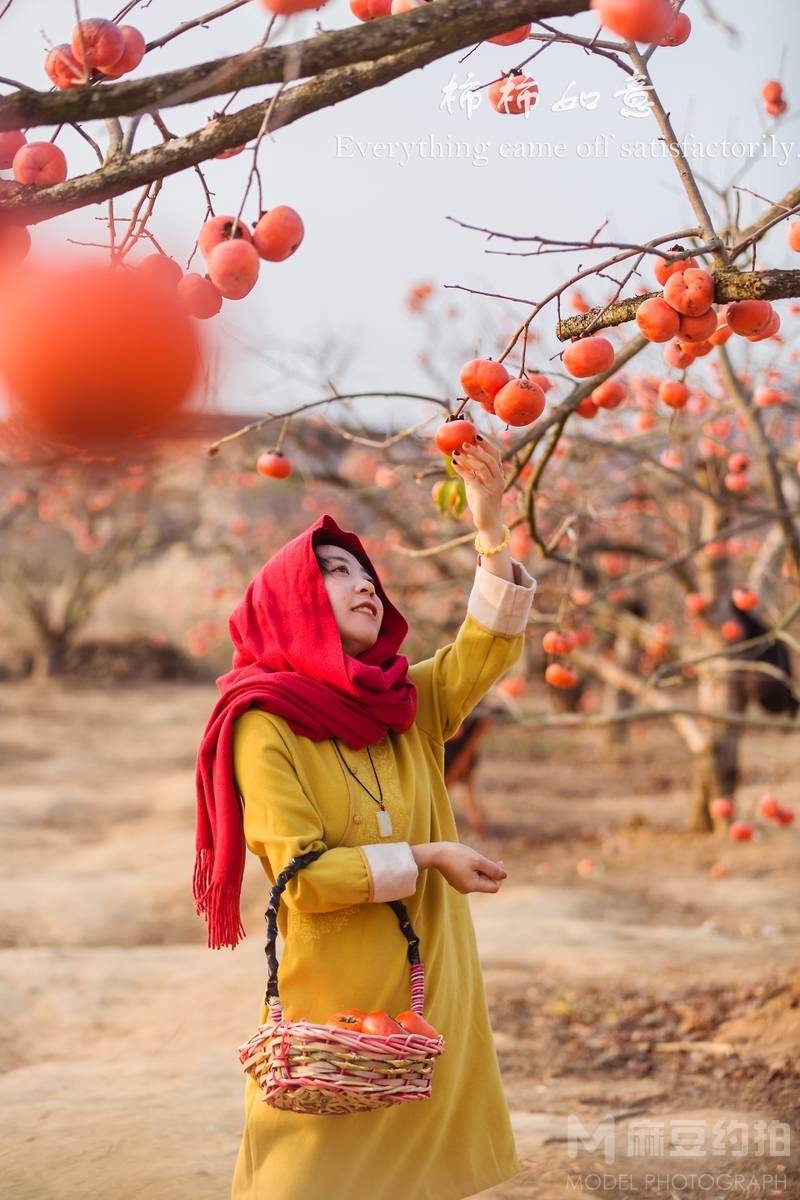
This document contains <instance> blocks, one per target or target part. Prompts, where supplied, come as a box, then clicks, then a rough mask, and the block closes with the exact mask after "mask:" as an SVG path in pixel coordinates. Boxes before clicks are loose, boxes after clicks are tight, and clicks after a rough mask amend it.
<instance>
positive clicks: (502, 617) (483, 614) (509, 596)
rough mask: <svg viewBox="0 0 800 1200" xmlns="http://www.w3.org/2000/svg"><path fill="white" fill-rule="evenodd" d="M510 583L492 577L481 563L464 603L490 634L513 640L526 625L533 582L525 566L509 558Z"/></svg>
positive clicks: (534, 581)
mask: <svg viewBox="0 0 800 1200" xmlns="http://www.w3.org/2000/svg"><path fill="white" fill-rule="evenodd" d="M511 566H512V569H513V571H514V582H513V583H509V582H508V580H507V579H501V578H500V576H499V575H493V574H492V572H491V571H487V570H486V568H485V567H484V566H483V565H482V564H478V566H477V567H476V568H475V580H474V582H473V584H472V591H471V592H470V594H469V600H468V602H467V612H468V613H469V614H470V616H471V617H474V619H475V620H476V621H478V622H479V623H480V624H481V625H483V626H485V628H486V629H489V630H490V631H491V632H492V633H502V634H504V635H505V636H506V637H514V636H515V635H516V634H518V633H523V632H524V630H525V626H526V625H527V623H528V615H529V613H530V611H531V604H532V603H533V596H534V593H535V591H536V580H535V579H534V578H533V577H532V576H531V575H530V574H529V573H528V571H527V569H526V568H525V566H524V565H523V564H522V563H521V562H518V561H517V560H516V558H512V560H511Z"/></svg>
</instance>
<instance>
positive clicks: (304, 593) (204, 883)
mask: <svg viewBox="0 0 800 1200" xmlns="http://www.w3.org/2000/svg"><path fill="white" fill-rule="evenodd" d="M321 543H330V544H336V545H338V546H343V547H344V548H345V549H346V550H349V551H350V553H351V554H353V555H354V556H355V557H356V558H357V559H358V560H359V561H360V562H361V563H362V565H363V566H365V567H366V568H367V569H368V570H369V571H370V573H371V574H372V576H373V578H374V580H375V589H376V591H377V593H378V595H379V596H380V598H381V600H382V602H383V621H382V622H381V627H380V631H379V633H378V638H377V640H376V642H375V645H374V646H372V647H371V648H370V649H369V650H365V651H364V652H363V653H362V654H360V655H359V656H358V658H354V657H352V656H351V655H349V654H347V653H346V651H345V650H344V648H343V646H342V639H341V634H340V632H339V627H338V625H337V624H336V618H335V616H334V613H333V609H332V608H331V604H330V600H329V598H328V593H327V590H326V588H325V583H324V580H323V578H322V572H321V570H320V567H319V563H318V562H317V559H316V557H315V554H314V546H315V545H317V544H321ZM228 629H229V631H230V635H231V640H232V642H233V645H234V656H233V669H232V670H230V671H229V672H228V673H227V675H221V676H220V677H219V679H218V680H217V688H218V689H219V692H220V698H219V700H218V701H217V703H216V705H215V706H214V710H213V712H212V713H211V716H210V717H209V719H208V723H207V725H206V728H205V732H204V734H203V738H202V741H201V743H200V750H199V753H198V756H197V767H196V771H195V781H196V787H197V824H196V842H195V844H196V849H197V858H196V860H195V868H194V880H193V892H194V899H195V910H196V912H197V913H198V914H202V915H204V916H205V918H206V921H207V922H208V945H209V946H210V947H212V948H214V949H218V948H219V947H221V946H230V947H231V949H233V948H234V947H235V946H236V944H237V942H238V941H239V939H240V938H242V937H244V936H245V932H244V928H243V926H242V923H241V920H240V916H239V895H240V892H241V887H242V876H243V874H244V863H245V854H246V847H245V841H244V830H243V826H242V810H241V805H240V801H239V796H238V794H237V791H236V782H235V778H234V771H233V723H234V721H235V720H236V718H237V717H239V716H240V715H241V714H242V713H243V712H245V711H246V710H247V709H248V708H262V709H264V710H265V711H266V712H271V713H277V714H278V715H279V716H281V717H284V718H285V719H286V721H287V723H288V725H289V727H290V728H291V729H292V730H293V732H294V733H298V734H301V735H302V736H303V737H307V738H311V739H313V740H314V741H322V739H323V738H329V737H338V738H341V739H342V741H343V742H345V743H346V744H347V745H348V746H349V747H350V749H351V750H363V748H364V747H365V746H368V745H370V744H371V743H372V742H379V741H380V740H381V738H383V737H384V736H385V735H386V733H387V732H388V731H389V730H390V729H393V730H395V731H396V732H398V733H404V732H405V731H406V730H407V729H408V728H410V726H411V725H412V724H413V722H414V718H415V716H416V712H417V691H416V688H415V686H414V684H413V683H412V682H411V680H410V679H408V678H407V674H406V672H407V670H408V659H407V658H406V657H405V656H404V655H400V654H398V653H397V650H398V648H399V647H400V645H401V644H402V643H403V641H404V639H405V636H406V634H407V633H408V624H407V622H406V620H405V618H404V617H403V615H402V613H400V612H398V610H397V609H396V608H395V607H394V605H393V604H392V602H391V600H390V599H389V598H388V596H387V595H386V593H385V592H384V590H383V587H382V586H381V583H380V580H379V578H378V574H377V572H376V571H375V568H374V567H373V565H372V563H371V562H370V560H369V558H368V556H367V554H366V552H365V550H364V547H363V546H362V545H361V542H360V540H359V539H358V537H357V536H356V534H354V533H349V532H346V531H345V530H342V529H340V528H339V526H338V525H337V523H336V521H334V519H333V517H330V516H328V514H327V513H326V514H325V515H324V516H322V517H319V518H318V520H317V521H315V522H314V524H313V525H310V526H309V527H308V529H306V530H305V532H304V533H301V534H299V535H298V536H297V537H296V538H293V539H292V541H290V542H287V544H286V545H285V546H284V547H283V548H282V549H281V550H279V551H278V553H277V554H275V555H273V557H272V558H271V559H270V560H269V562H267V563H266V564H265V565H264V566H263V567H262V568H261V570H260V571H259V573H258V575H256V577H255V579H253V580H251V582H250V583H249V584H248V586H247V590H246V592H245V594H244V598H243V599H242V600H241V602H240V603H239V604H238V606H237V607H236V608H235V609H234V611H233V613H232V614H231V617H230V620H229V622H228Z"/></svg>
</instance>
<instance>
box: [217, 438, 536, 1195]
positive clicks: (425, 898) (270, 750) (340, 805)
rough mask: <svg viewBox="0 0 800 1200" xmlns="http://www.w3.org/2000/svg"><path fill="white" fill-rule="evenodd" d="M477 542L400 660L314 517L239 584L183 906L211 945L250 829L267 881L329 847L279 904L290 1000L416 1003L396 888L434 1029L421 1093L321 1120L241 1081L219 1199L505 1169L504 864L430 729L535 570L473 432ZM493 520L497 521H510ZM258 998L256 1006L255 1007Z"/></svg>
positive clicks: (469, 456)
mask: <svg viewBox="0 0 800 1200" xmlns="http://www.w3.org/2000/svg"><path fill="white" fill-rule="evenodd" d="M455 461H456V462H457V463H460V464H461V465H460V466H458V467H457V469H458V471H459V473H460V474H461V476H462V478H463V479H464V481H465V486H466V492H467V500H468V503H469V507H470V511H471V513H472V517H473V520H474V522H475V525H476V528H477V538H476V548H477V549H478V550H479V552H480V551H481V550H483V551H492V552H491V553H484V554H483V555H480V553H479V558H478V565H477V568H476V574H475V580H474V583H473V585H472V590H471V592H470V595H469V600H468V603H467V612H466V616H465V618H464V622H463V624H462V625H461V628H460V629H459V631H458V634H457V636H456V638H455V641H453V642H452V643H451V644H450V645H447V646H443V647H441V648H440V649H439V650H437V651H436V652H435V654H434V655H433V657H432V658H428V659H425V660H424V661H423V662H419V663H416V664H414V665H413V666H410V665H409V663H408V660H407V659H406V658H405V657H403V656H402V655H399V654H398V649H399V647H400V645H401V644H402V642H403V640H404V638H405V636H406V633H407V631H408V626H407V624H406V621H405V620H404V618H403V617H402V615H401V614H400V613H399V612H398V610H397V609H396V608H395V607H394V605H393V604H392V602H391V600H390V599H389V597H388V596H387V595H386V593H385V591H384V589H383V587H382V586H381V582H380V580H379V578H378V575H377V573H376V572H375V569H374V567H373V566H372V563H371V562H370V560H369V558H368V556H367V555H366V553H365V551H364V548H363V546H362V545H361V542H360V541H359V539H358V538H357V537H356V535H355V534H353V533H349V532H346V531H344V530H342V529H340V528H339V526H338V525H337V523H336V522H335V521H334V520H333V518H332V517H330V516H328V515H325V516H322V517H320V518H319V519H318V520H317V521H316V522H315V523H314V524H313V525H311V526H310V527H309V528H308V529H307V530H306V531H305V532H304V533H302V534H300V535H299V536H298V537H296V538H294V539H293V540H292V541H290V542H289V543H287V545H286V546H284V547H283V549H281V550H280V551H279V552H278V553H277V554H276V555H274V556H273V558H271V559H270V560H269V562H268V563H267V564H266V565H265V567H264V568H263V569H262V571H261V572H260V573H259V575H257V576H256V578H255V579H254V580H253V581H252V582H251V583H250V585H249V586H248V588H247V592H246V594H245V597H244V599H243V600H242V602H241V603H240V604H239V606H238V607H237V609H236V610H235V612H234V613H233V615H232V617H231V621H230V632H231V636H232V640H233V642H234V646H235V655H234V660H233V670H232V671H230V672H229V673H228V674H227V675H225V676H222V677H221V678H220V679H219V680H218V681H217V682H218V687H219V690H220V693H221V697H220V700H219V701H218V703H217V705H216V707H215V709H214V711H213V713H212V715H211V718H210V720H209V723H208V726H207V729H206V733H205V735H204V738H203V742H202V745H201V749H200V754H199V756H198V767H197V784H198V824H197V850H198V856H197V865H196V869H195V880H194V892H195V898H196V902H197V911H198V912H202V913H203V914H204V915H205V917H206V919H207V920H208V922H209V945H210V946H213V947H218V946H224V945H229V946H231V947H233V946H235V945H236V943H237V941H238V940H239V937H240V936H243V935H244V930H243V928H242V926H241V923H240V920H239V890H240V887H241V879H242V872H243V869H244V858H245V849H244V847H245V843H246V845H247V847H248V848H249V849H250V850H251V851H252V852H253V853H254V854H257V855H258V857H259V858H260V860H261V864H262V866H263V868H264V871H265V874H266V876H267V879H268V880H269V882H270V886H272V885H273V884H274V882H275V879H276V877H277V876H278V874H279V873H280V872H281V871H283V870H284V868H285V867H286V866H287V865H288V864H289V862H290V861H291V860H292V859H293V858H295V857H296V856H297V855H300V854H303V853H305V852H306V851H308V850H324V851H325V853H323V854H322V855H321V857H320V858H318V859H317V860H316V861H314V862H313V863H312V864H311V865H310V866H307V867H305V868H304V869H303V870H301V871H299V872H298V873H297V874H296V875H295V876H294V877H293V878H292V879H291V880H290V882H289V883H288V885H287V887H286V889H285V890H284V892H283V895H282V897H281V904H280V907H279V909H278V927H279V931H280V933H281V935H282V937H283V939H284V947H283V954H282V958H281V962H280V970H279V984H280V995H281V1001H282V1004H283V1009H284V1014H285V1015H286V1016H287V1017H288V1018H289V1019H292V1020H296V1019H299V1018H305V1019H307V1020H310V1021H328V1020H330V1019H331V1017H332V1016H333V1014H334V1013H336V1012H338V1011H340V1010H342V1009H346V1008H357V1009H363V1010H364V1011H367V1012H368V1011H370V1010H383V1011H385V1012H387V1013H389V1014H390V1015H394V1014H396V1013H398V1012H401V1011H403V1010H405V1009H408V1008H409V1007H410V992H409V968H408V960H407V958H406V946H407V944H406V941H405V938H404V937H403V936H402V933H401V931H400V928H399V926H398V923H397V918H396V916H395V914H394V912H393V911H392V909H391V908H390V906H389V905H388V904H386V903H385V901H387V900H402V901H403V903H404V904H405V906H406V908H407V910H408V914H409V918H410V920H411V924H412V925H413V928H414V930H415V931H416V933H417V935H418V936H419V939H420V956H421V958H422V961H423V962H424V964H425V984H426V1003H425V1014H424V1015H425V1018H426V1020H428V1021H430V1023H431V1024H432V1025H434V1026H435V1027H436V1029H437V1030H438V1031H439V1032H440V1033H441V1034H442V1035H443V1037H444V1039H445V1050H444V1053H443V1055H442V1056H441V1058H439V1059H437V1060H436V1062H435V1065H434V1069H433V1084H432V1095H431V1097H430V1099H428V1100H424V1101H419V1102H416V1103H414V1102H412V1103H404V1104H397V1105H393V1106H391V1107H388V1108H381V1109H375V1110H372V1111H369V1112H363V1113H348V1114H345V1115H337V1116H333V1115H331V1116H319V1115H312V1114H304V1113H294V1112H291V1111H284V1110H279V1109H275V1108H273V1107H271V1106H269V1105H266V1104H265V1103H263V1100H262V1095H261V1092H260V1091H259V1089H258V1087H257V1086H256V1084H254V1083H253V1082H252V1080H251V1079H250V1078H249V1077H248V1078H247V1080H246V1081H245V1097H244V1101H245V1112H244V1132H243V1136H242V1141H241V1145H240V1149H239V1155H238V1159H237V1162H236V1165H235V1170H234V1176H233V1183H232V1190H231V1198H232V1200H462V1198H463V1197H468V1196H472V1195H474V1194H475V1193H476V1192H480V1191H482V1190H484V1189H485V1188H489V1187H492V1186H493V1185H494V1184H497V1183H500V1182H502V1181H503V1180H506V1179H510V1178H511V1177H512V1176H514V1175H515V1174H516V1173H517V1171H518V1169H519V1163H518V1160H517V1155H516V1149H515V1145H514V1138H513V1134H512V1129H511V1122H510V1118H509V1112H508V1106H507V1103H506V1100H505V1096H504V1093H503V1086H502V1081H501V1078H500V1072H499V1068H498V1062H497V1055H496V1052H495V1048H494V1041H493V1037H492V1030H491V1025H490V1021H489V1013H488V1009H487V1003H486V995H485V991H484V986H483V979H482V976H481V969H480V964H479V960H478V952H477V946H476V941H475V932H474V928H473V924H472V918H471V914H470V909H469V902H468V900H467V894H468V893H469V892H497V891H498V889H499V888H500V884H501V882H502V880H503V879H504V878H505V876H506V872H505V869H504V867H503V864H502V862H500V863H495V862H493V861H492V860H491V859H489V858H486V857H485V856H484V855H483V854H480V853H479V852H478V851H476V850H473V849H471V848H470V847H468V846H465V845H462V844H461V843H460V842H459V840H458V833H457V830H456V824H455V820H454V817H453V811H452V807H451V805H450V801H449V799H448V795H447V791H446V789H445V785H444V777H443V763H444V742H445V741H446V740H447V739H448V737H450V736H451V735H452V734H453V733H454V731H455V730H456V729H457V728H458V726H459V724H460V723H461V721H462V720H463V719H464V718H465V716H466V715H467V714H468V713H469V712H470V711H471V710H472V709H473V708H474V706H475V705H476V704H477V703H478V701H479V700H480V698H481V696H483V695H484V694H485V692H486V691H487V690H488V689H489V687H490V686H491V685H492V683H494V681H495V680H496V679H498V678H499V677H500V676H501V675H502V674H503V673H504V672H505V671H507V670H508V668H509V667H511V666H512V664H513V663H515V662H516V661H517V660H518V659H519V657H520V655H521V653H522V647H523V634H524V630H525V626H526V623H527V619H528V614H529V611H530V607H531V602H532V599H533V593H534V589H535V586H536V585H535V580H533V579H532V578H531V576H530V575H529V574H528V572H527V571H526V569H525V567H524V566H523V565H522V564H521V563H519V562H517V561H515V560H512V558H511V556H510V554H509V552H508V549H507V542H508V530H507V528H506V527H504V526H503V523H502V518H501V499H502V495H503V482H504V477H503V466H502V462H501V459H500V455H499V453H498V451H497V450H496V448H495V447H494V446H492V445H490V444H489V443H488V442H487V441H485V440H484V441H482V443H481V444H480V445H479V446H477V447H470V448H468V449H466V450H464V451H462V452H461V453H460V455H458V457H457V458H456V460H455ZM504 534H505V536H504ZM268 1015H269V1014H268V1010H267V1008H266V1006H265V1005H263V1003H262V1005H261V1008H260V1011H259V1014H258V1022H259V1023H264V1022H265V1021H266V1020H267V1018H268Z"/></svg>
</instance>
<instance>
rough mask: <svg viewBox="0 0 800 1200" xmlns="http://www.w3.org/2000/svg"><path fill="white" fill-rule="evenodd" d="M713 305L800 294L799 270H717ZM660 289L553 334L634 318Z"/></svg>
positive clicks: (567, 335)
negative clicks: (640, 308) (646, 301)
mask: <svg viewBox="0 0 800 1200" xmlns="http://www.w3.org/2000/svg"><path fill="white" fill-rule="evenodd" d="M714 281H715V291H714V303H715V304H731V303H734V302H736V301H739V300H790V299H792V298H794V297H796V296H800V271H782V270H776V269H772V270H767V271H747V272H744V271H727V270H726V271H718V272H716V273H715V275H714ZM660 295H661V292H660V291H658V292H646V293H642V294H641V295H639V296H629V297H628V298H627V299H625V300H618V301H617V302H616V303H614V304H611V305H603V306H602V307H598V308H592V309H590V310H589V312H586V313H578V314H577V315H576V316H574V317H567V318H566V320H563V321H559V322H558V323H557V324H556V330H555V332H556V337H557V338H558V339H559V341H561V342H566V341H569V340H570V339H571V338H575V337H582V336H583V335H584V334H586V333H587V332H589V330H591V331H592V332H594V331H595V330H596V329H609V328H612V327H613V326H615V325H624V324H626V323H627V322H629V321H634V320H635V319H636V312H637V310H638V309H639V307H640V306H641V305H642V304H643V303H644V302H645V300H649V299H651V298H652V297H653V296H660Z"/></svg>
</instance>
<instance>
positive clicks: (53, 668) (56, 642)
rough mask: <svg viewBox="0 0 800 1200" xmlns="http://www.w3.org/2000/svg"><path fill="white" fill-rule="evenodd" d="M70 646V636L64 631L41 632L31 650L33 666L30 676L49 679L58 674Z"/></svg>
mask: <svg viewBox="0 0 800 1200" xmlns="http://www.w3.org/2000/svg"><path fill="white" fill-rule="evenodd" d="M69 646H70V638H69V635H68V634H66V633H63V632H61V633H59V632H54V631H52V630H50V631H48V632H47V633H41V634H40V636H39V640H38V643H37V645H36V647H35V649H34V652H33V668H32V670H31V678H33V679H51V678H52V677H53V676H54V675H60V674H61V672H62V670H63V668H64V658H65V656H66V653H67V651H68V650H69Z"/></svg>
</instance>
